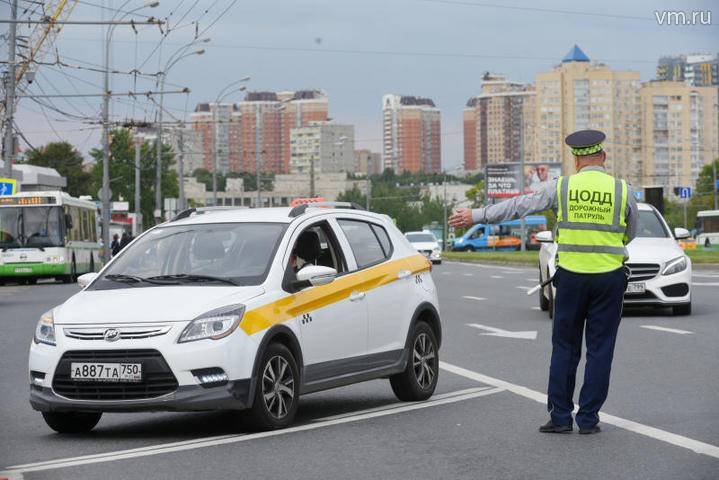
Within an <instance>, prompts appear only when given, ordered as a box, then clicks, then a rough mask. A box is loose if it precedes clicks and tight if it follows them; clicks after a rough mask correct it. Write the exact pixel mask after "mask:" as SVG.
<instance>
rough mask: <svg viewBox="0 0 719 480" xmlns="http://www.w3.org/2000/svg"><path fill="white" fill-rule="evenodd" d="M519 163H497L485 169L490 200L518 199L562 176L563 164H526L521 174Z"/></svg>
mask: <svg viewBox="0 0 719 480" xmlns="http://www.w3.org/2000/svg"><path fill="white" fill-rule="evenodd" d="M520 170H521V165H520V164H519V163H495V164H492V165H487V166H486V167H485V170H484V172H485V182H486V188H487V196H488V197H489V198H509V197H516V196H517V195H519V194H520V193H532V192H534V191H536V190H537V189H538V188H540V186H541V185H542V184H543V183H545V182H548V181H549V180H552V179H553V178H556V177H558V176H560V175H561V174H562V164H561V163H526V164H524V172H520Z"/></svg>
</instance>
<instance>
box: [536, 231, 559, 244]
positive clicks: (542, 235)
mask: <svg viewBox="0 0 719 480" xmlns="http://www.w3.org/2000/svg"><path fill="white" fill-rule="evenodd" d="M534 238H536V239H537V241H538V242H542V243H552V242H553V241H554V235H553V234H552V231H551V230H544V231H542V232H537V234H536V235H535V237H534Z"/></svg>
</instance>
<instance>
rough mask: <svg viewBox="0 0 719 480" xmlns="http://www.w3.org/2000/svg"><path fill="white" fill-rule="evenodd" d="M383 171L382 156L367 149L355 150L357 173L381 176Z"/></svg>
mask: <svg viewBox="0 0 719 480" xmlns="http://www.w3.org/2000/svg"><path fill="white" fill-rule="evenodd" d="M382 171H383V165H382V155H380V154H379V153H376V152H373V151H371V150H368V149H366V148H361V149H359V150H355V173H358V174H360V175H366V174H369V175H379V174H380V173H382Z"/></svg>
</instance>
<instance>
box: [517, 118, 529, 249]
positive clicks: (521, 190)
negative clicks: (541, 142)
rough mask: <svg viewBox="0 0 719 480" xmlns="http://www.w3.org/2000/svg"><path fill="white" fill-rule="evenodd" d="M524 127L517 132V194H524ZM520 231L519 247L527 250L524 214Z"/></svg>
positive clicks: (520, 220) (520, 221)
mask: <svg viewBox="0 0 719 480" xmlns="http://www.w3.org/2000/svg"><path fill="white" fill-rule="evenodd" d="M524 180H525V179H524V128H522V129H521V130H520V132H519V194H520V195H524ZM519 225H520V231H521V240H522V241H521V243H520V247H519V249H520V250H521V251H522V252H524V251H526V250H527V224H526V223H525V222H524V216H522V217H521V218H520V219H519Z"/></svg>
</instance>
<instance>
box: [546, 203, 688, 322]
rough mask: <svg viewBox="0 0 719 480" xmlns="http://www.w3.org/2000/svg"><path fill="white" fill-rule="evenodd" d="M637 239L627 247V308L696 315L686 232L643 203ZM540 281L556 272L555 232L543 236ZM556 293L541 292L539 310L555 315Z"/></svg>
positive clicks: (625, 297) (640, 210) (641, 204)
mask: <svg viewBox="0 0 719 480" xmlns="http://www.w3.org/2000/svg"><path fill="white" fill-rule="evenodd" d="M638 207H639V225H638V227H637V236H636V237H635V238H634V240H632V241H631V242H630V243H629V244H628V245H627V251H628V253H629V259H628V260H627V261H626V263H625V266H626V267H627V268H628V269H629V284H628V286H627V291H626V293H625V294H624V305H626V306H653V307H671V308H672V311H673V313H674V315H689V314H691V311H692V303H691V286H692V264H691V260H690V259H689V257H687V256H686V255H685V254H684V250H683V249H682V248H681V247H680V246H679V243H678V240H682V239H686V238H688V237H689V231H688V230H686V229H685V228H675V229H674V232H672V231H671V230H670V229H669V226H668V225H667V222H666V221H665V220H664V217H662V214H661V213H659V212H658V211H657V209H655V208H654V207H653V206H651V205H649V204H646V203H640V204H638ZM537 239H538V240H539V241H540V242H541V243H542V247H541V249H540V250H539V279H540V282H544V281H545V280H546V279H548V278H550V277H552V276H553V275H554V272H555V264H554V262H555V257H556V254H557V244H556V243H555V242H554V238H553V235H552V232H550V231H546V232H540V233H538V234H537ZM554 296H555V289H554V287H553V286H552V285H551V283H550V284H549V285H547V286H546V287H544V288H543V289H540V290H539V306H540V308H541V309H542V310H544V311H548V312H549V316H550V318H551V317H552V316H553V315H554Z"/></svg>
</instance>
